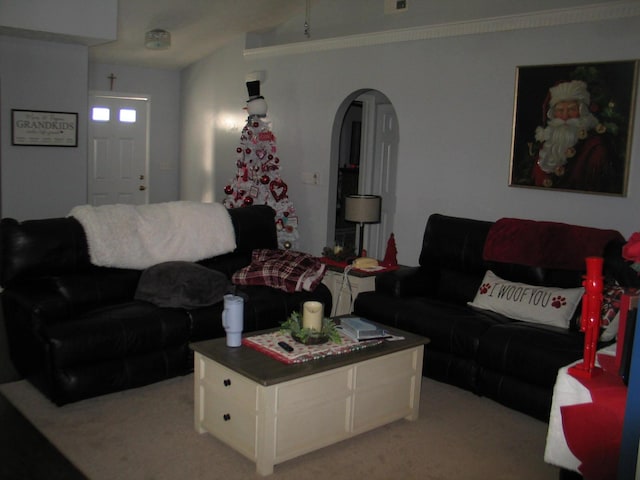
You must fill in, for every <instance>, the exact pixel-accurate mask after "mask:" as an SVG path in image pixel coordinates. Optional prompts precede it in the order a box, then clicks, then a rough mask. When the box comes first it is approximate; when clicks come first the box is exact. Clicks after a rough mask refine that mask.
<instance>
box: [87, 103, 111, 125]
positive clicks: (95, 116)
mask: <svg viewBox="0 0 640 480" xmlns="http://www.w3.org/2000/svg"><path fill="white" fill-rule="evenodd" d="M110 117H111V110H110V109H109V108H108V107H93V108H92V109H91V120H93V121H94V122H108V121H109V118H110Z"/></svg>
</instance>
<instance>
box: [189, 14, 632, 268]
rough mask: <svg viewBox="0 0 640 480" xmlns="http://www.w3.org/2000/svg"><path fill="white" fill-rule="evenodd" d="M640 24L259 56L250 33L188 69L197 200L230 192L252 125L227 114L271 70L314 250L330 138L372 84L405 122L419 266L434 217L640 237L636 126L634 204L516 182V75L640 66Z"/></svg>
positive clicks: (286, 172)
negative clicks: (308, 181) (251, 77)
mask: <svg viewBox="0 0 640 480" xmlns="http://www.w3.org/2000/svg"><path fill="white" fill-rule="evenodd" d="M639 27H640V25H639V22H638V18H637V17H633V18H628V19H622V20H608V21H600V22H597V21H595V22H587V23H583V24H573V25H566V26H561V27H547V28H535V29H528V30H519V31H505V32H499V33H485V34H477V35H467V36H459V37H447V38H436V39H430V40H419V41H408V42H398V43H391V44H386V45H376V46H367V47H358V48H347V49H340V50H331V51H319V52H313V53H306V54H290V55H275V56H271V57H267V56H263V57H259V58H257V59H252V60H247V59H245V57H243V45H242V40H241V39H238V40H237V41H235V42H233V43H231V44H229V45H228V46H227V47H225V48H224V49H222V50H220V51H219V52H217V53H216V54H214V55H213V56H211V57H209V58H207V59H205V60H203V61H201V62H199V63H197V64H194V65H192V66H191V67H189V68H188V69H186V70H185V71H184V74H183V84H182V104H183V150H182V155H181V162H182V175H183V183H182V185H183V187H185V190H184V193H185V194H186V195H187V196H188V197H189V198H191V199H193V198H200V197H203V196H207V197H209V196H210V197H213V198H214V199H215V200H220V199H221V198H222V197H223V195H224V194H223V191H222V189H223V187H224V185H225V184H226V183H227V182H228V181H229V180H230V179H231V178H232V177H233V175H234V174H235V165H234V163H235V162H234V159H235V156H234V149H235V146H237V144H238V143H239V135H240V130H241V128H242V125H243V122H242V121H241V122H239V123H238V124H236V125H233V126H229V125H227V124H222V123H221V122H220V119H221V118H222V117H223V116H224V115H225V114H226V113H229V112H232V113H234V114H235V112H238V111H239V109H240V108H242V106H243V105H244V101H245V100H246V96H247V94H246V90H245V89H244V81H245V74H246V73H248V72H251V71H254V70H264V71H265V73H266V80H265V82H264V83H263V85H262V94H263V95H264V96H265V98H266V100H267V102H268V104H269V115H270V118H271V120H272V122H273V125H272V128H273V132H274V134H275V135H276V137H277V142H278V147H279V156H280V159H281V166H282V170H281V175H282V178H283V179H284V180H285V181H286V182H287V183H288V184H289V196H290V198H291V199H292V201H293V203H294V205H295V207H296V209H297V211H298V214H299V216H300V248H301V249H302V250H305V251H309V252H311V253H315V254H319V253H320V252H321V250H322V247H323V246H324V245H326V244H327V239H326V231H327V218H328V216H329V212H328V211H327V204H328V198H329V195H332V193H330V192H329V186H328V182H327V181H326V179H328V178H329V163H330V143H331V130H332V127H333V122H334V117H335V114H336V111H337V109H338V107H339V105H340V104H341V102H342V101H343V99H344V98H345V97H347V96H348V95H349V94H351V93H352V92H354V91H356V90H359V89H362V88H372V89H377V90H379V91H380V92H382V93H383V94H385V95H386V96H387V97H388V98H389V99H390V100H391V102H392V103H393V106H394V108H395V110H396V113H397V115H398V120H399V125H400V147H399V170H398V188H397V192H398V203H397V205H398V207H397V211H396V215H395V222H396V223H395V226H394V232H395V236H396V243H397V246H398V259H399V261H400V262H401V263H405V264H415V263H416V262H417V257H418V254H419V251H420V246H421V240H422V234H423V231H424V226H425V222H426V219H427V217H428V215H429V214H431V213H433V212H441V213H445V214H451V215H460V216H467V217H472V218H478V219H486V220H495V219H497V218H500V217H503V216H516V217H521V218H532V219H546V220H554V221H564V222H571V223H576V224H581V225H588V226H594V227H603V228H616V229H618V230H620V231H621V232H622V233H623V234H624V235H625V236H628V235H629V234H630V233H631V232H632V231H635V230H638V229H640V202H639V200H640V191H639V189H640V168H639V167H638V162H639V161H640V150H639V147H638V141H640V122H638V121H637V118H636V121H635V123H634V128H633V137H634V139H635V141H634V145H633V148H632V158H631V169H630V178H629V188H628V195H627V196H626V197H608V196H602V195H588V194H582V193H569V192H560V191H542V190H535V189H522V188H513V187H509V186H508V177H509V159H510V146H511V133H512V115H513V101H514V90H515V73H516V67H517V66H518V65H547V64H555V63H577V62H597V61H609V60H629V59H634V58H639V57H640V28H639ZM252 58H253V57H252ZM636 112H637V113H636V117H637V115H638V112H640V108H638V107H637V106H636ZM305 171H319V172H320V175H321V178H322V179H324V180H325V181H323V182H322V184H321V185H319V186H313V185H305V184H302V182H301V173H302V172H305ZM198 180H201V181H198ZM187 185H188V189H187ZM211 188H213V190H211Z"/></svg>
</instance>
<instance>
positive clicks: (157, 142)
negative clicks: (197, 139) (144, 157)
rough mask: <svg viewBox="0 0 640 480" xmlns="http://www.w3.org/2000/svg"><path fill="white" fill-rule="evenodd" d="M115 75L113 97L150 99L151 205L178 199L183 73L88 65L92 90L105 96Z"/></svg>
mask: <svg viewBox="0 0 640 480" xmlns="http://www.w3.org/2000/svg"><path fill="white" fill-rule="evenodd" d="M112 73H113V74H114V75H115V77H116V80H115V81H114V93H117V92H121V93H125V94H136V95H144V96H148V97H149V98H150V101H151V108H150V121H149V139H150V141H149V144H150V145H149V147H150V148H149V183H148V185H149V202H150V203H158V202H168V201H172V200H177V199H178V198H179V182H180V175H179V168H178V167H179V161H178V160H179V154H180V127H179V122H180V72H178V71H170V70H160V69H151V68H138V67H129V66H124V65H110V64H99V63H90V64H89V90H90V91H100V92H106V91H109V89H110V80H109V79H108V78H107V77H109V76H110V75H111V74H112Z"/></svg>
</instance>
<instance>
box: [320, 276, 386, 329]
mask: <svg viewBox="0 0 640 480" xmlns="http://www.w3.org/2000/svg"><path fill="white" fill-rule="evenodd" d="M378 273H380V272H379V271H371V272H366V271H363V270H355V269H351V268H350V266H347V267H338V266H333V265H329V266H328V268H327V272H326V273H325V275H324V278H323V279H322V283H324V284H325V285H326V286H327V287H328V288H329V290H330V291H331V298H332V299H333V309H332V311H331V315H330V316H332V317H335V316H338V315H345V314H349V313H351V312H352V311H353V302H354V301H355V300H356V297H357V296H358V295H359V294H360V293H362V292H370V291H373V290H375V289H376V275H377V274H378Z"/></svg>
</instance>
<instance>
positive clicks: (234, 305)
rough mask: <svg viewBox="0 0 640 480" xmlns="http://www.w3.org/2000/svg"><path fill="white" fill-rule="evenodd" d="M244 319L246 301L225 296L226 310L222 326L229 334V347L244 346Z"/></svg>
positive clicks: (233, 296) (235, 296)
mask: <svg viewBox="0 0 640 480" xmlns="http://www.w3.org/2000/svg"><path fill="white" fill-rule="evenodd" d="M243 317H244V299H243V298H242V297H238V296H237V295H231V294H229V295H225V296H224V310H222V326H223V327H224V329H225V331H226V332H227V346H228V347H239V346H240V345H242V327H243Z"/></svg>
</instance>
